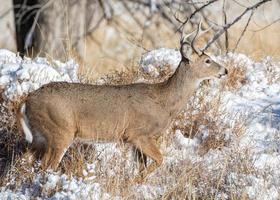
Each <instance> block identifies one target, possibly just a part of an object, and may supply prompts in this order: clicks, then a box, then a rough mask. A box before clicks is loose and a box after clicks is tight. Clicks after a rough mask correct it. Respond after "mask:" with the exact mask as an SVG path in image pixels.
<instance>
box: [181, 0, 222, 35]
mask: <svg viewBox="0 0 280 200" xmlns="http://www.w3.org/2000/svg"><path fill="white" fill-rule="evenodd" d="M216 1H218V0H211V1H209V2H208V3H206V4H204V5H203V6H201V7H199V8H198V9H196V10H195V11H194V12H193V13H192V14H191V15H190V17H189V18H187V19H186V20H185V21H184V22H183V23H182V24H181V26H179V28H178V29H177V31H178V30H181V29H182V27H183V26H184V25H185V24H187V23H188V21H189V20H190V19H192V18H193V17H194V16H195V15H196V14H197V13H198V12H200V11H201V10H203V9H204V8H205V7H207V6H209V5H211V4H212V3H214V2H216Z"/></svg>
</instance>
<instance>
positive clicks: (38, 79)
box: [0, 49, 79, 101]
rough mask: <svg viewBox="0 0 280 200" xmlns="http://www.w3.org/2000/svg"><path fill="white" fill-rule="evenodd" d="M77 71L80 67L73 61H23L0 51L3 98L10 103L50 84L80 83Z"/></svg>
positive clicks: (14, 55)
mask: <svg viewBox="0 0 280 200" xmlns="http://www.w3.org/2000/svg"><path fill="white" fill-rule="evenodd" d="M77 69H78V65H77V64H76V63H75V62H74V61H73V60H69V61H68V62H66V63H61V62H59V61H53V62H52V63H49V62H48V61H47V59H46V58H39V57H38V58H36V59H34V60H31V59H30V58H23V59H22V58H21V57H20V56H18V55H16V54H14V53H12V52H10V51H7V50H4V49H0V87H1V88H3V89H4V93H3V98H4V99H7V100H10V101H13V100H16V98H17V97H19V96H22V95H24V94H28V93H30V92H32V91H34V90H36V89H38V88H39V87H40V86H42V85H44V84H47V83H49V82H54V81H67V82H78V81H79V80H78V76H77Z"/></svg>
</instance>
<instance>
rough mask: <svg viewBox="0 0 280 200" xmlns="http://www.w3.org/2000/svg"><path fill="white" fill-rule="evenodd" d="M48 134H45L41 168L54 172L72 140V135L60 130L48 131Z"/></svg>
mask: <svg viewBox="0 0 280 200" xmlns="http://www.w3.org/2000/svg"><path fill="white" fill-rule="evenodd" d="M48 133H49V134H46V133H45V135H46V138H47V144H46V148H45V152H44V154H43V156H42V168H43V169H44V170H45V169H52V170H56V169H57V168H58V166H59V163H60V161H61V159H62V158H63V156H64V154H65V153H66V151H67V149H68V148H69V146H70V145H71V143H72V141H73V139H74V133H73V134H71V132H69V130H68V129H62V128H59V129H58V128H56V129H52V130H48Z"/></svg>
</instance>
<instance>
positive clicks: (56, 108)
mask: <svg viewBox="0 0 280 200" xmlns="http://www.w3.org/2000/svg"><path fill="white" fill-rule="evenodd" d="M200 29H201V26H199V27H198V29H197V30H196V31H195V33H196V34H195V37H190V36H188V37H183V38H181V42H180V53H181V57H182V59H181V62H180V64H179V66H178V67H177V69H176V71H175V72H174V74H173V75H172V76H171V77H170V78H169V79H167V80H166V81H164V82H161V83H154V84H148V83H134V84H130V85H92V84H85V83H68V82H53V83H49V84H46V85H44V86H42V87H41V88H39V89H38V90H35V91H33V92H31V93H30V94H29V95H28V96H27V98H26V99H25V100H24V101H23V102H22V103H21V105H20V108H19V109H18V115H17V116H18V117H17V120H18V122H19V123H20V125H21V130H22V131H23V133H24V135H25V138H26V140H27V141H28V142H29V143H31V150H32V151H33V152H34V155H35V156H36V158H38V159H41V167H42V168H43V169H53V170H56V169H57V168H58V166H59V163H60V162H61V159H62V158H63V156H64V154H65V152H66V151H67V149H68V148H69V146H70V145H71V144H72V143H73V142H74V141H75V140H77V139H78V140H82V141H93V142H100V141H103V142H116V141H122V142H124V143H130V144H132V146H133V147H135V149H136V151H137V155H138V157H139V158H140V159H139V174H138V175H137V176H136V177H135V181H136V182H141V181H143V180H144V179H145V177H146V176H147V175H148V174H150V173H152V172H153V171H154V170H155V169H156V168H158V167H159V166H160V165H161V164H162V162H163V156H162V154H161V152H160V150H159V148H158V147H157V145H156V140H157V139H158V138H159V137H160V136H161V134H162V133H163V132H164V131H165V130H166V129H167V128H168V126H169V125H170V124H171V122H172V120H173V119H174V118H175V117H176V116H177V115H178V114H179V113H180V112H181V111H182V110H183V109H184V107H185V104H186V103H187V101H188V99H190V97H192V95H193V94H194V92H195V91H196V90H197V89H198V87H199V85H200V83H201V82H202V81H203V80H209V79H213V78H221V77H222V76H225V75H226V74H227V69H226V68H225V67H223V66H222V65H220V64H218V63H217V62H215V61H214V60H213V59H212V58H211V56H209V55H208V54H206V53H204V52H202V53H201V52H199V51H198V50H197V49H196V48H195V47H194V41H195V39H196V38H197V37H198V35H199V34H198V33H199V30H200ZM192 34H193V33H192ZM186 38H187V39H188V38H192V40H190V39H188V40H186ZM192 54H197V59H196V60H194V61H193V60H192V59H191V55H192ZM147 157H149V158H150V159H151V160H152V162H151V163H150V164H149V165H148V166H147V162H146V161H147Z"/></svg>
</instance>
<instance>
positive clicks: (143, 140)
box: [130, 136, 163, 182]
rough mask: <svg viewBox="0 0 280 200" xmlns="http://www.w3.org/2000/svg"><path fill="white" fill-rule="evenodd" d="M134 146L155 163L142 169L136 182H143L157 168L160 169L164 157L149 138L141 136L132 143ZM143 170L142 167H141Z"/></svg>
mask: <svg viewBox="0 0 280 200" xmlns="http://www.w3.org/2000/svg"><path fill="white" fill-rule="evenodd" d="M130 142H131V143H132V144H134V145H135V146H136V148H137V149H138V150H139V151H140V152H141V153H143V154H144V155H145V156H148V157H150V158H151V159H152V160H153V162H152V163H151V164H150V165H149V166H147V168H144V169H142V171H141V169H140V172H139V175H138V176H137V177H135V179H134V181H135V182H142V181H144V180H145V178H146V176H147V175H148V174H149V173H151V172H153V171H154V170H155V169H156V168H157V167H159V166H160V165H161V163H162V161H163V157H162V155H161V153H160V151H159V149H158V148H157V146H156V144H155V143H156V142H155V140H154V139H153V138H150V137H147V136H140V137H137V138H134V139H133V140H132V141H130ZM140 168H141V167H140Z"/></svg>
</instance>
